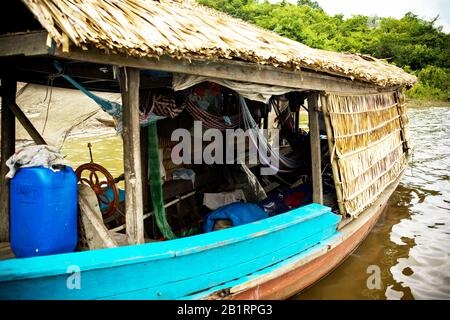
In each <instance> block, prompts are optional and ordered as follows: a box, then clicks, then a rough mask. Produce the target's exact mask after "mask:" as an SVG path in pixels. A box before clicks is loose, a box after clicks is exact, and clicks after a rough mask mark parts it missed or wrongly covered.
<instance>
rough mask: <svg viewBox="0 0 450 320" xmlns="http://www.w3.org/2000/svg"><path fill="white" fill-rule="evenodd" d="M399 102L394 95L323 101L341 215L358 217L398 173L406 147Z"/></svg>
mask: <svg viewBox="0 0 450 320" xmlns="http://www.w3.org/2000/svg"><path fill="white" fill-rule="evenodd" d="M402 99H403V98H402V97H400V93H399V92H389V93H380V94H375V95H342V94H328V95H327V96H326V103H325V104H326V106H325V107H324V113H325V116H326V117H328V120H329V121H327V122H326V124H327V126H329V129H330V130H329V132H330V133H331V135H332V137H330V138H331V139H332V140H331V141H333V142H334V143H333V145H332V149H333V150H332V157H333V158H332V161H336V165H335V167H334V168H335V171H337V172H334V176H335V179H337V180H338V182H339V183H338V184H337V185H338V187H339V188H340V190H339V192H338V194H339V193H340V197H341V199H339V200H340V201H341V206H340V209H341V211H342V210H343V211H344V212H343V213H346V214H350V215H353V216H356V215H358V214H359V213H360V212H361V211H363V210H364V209H365V208H367V207H368V206H369V205H371V204H372V203H373V202H374V201H375V200H376V199H377V197H378V196H379V195H380V194H381V193H382V192H383V191H384V190H385V189H386V187H387V186H388V185H389V184H391V183H392V182H393V181H394V180H396V179H397V178H398V177H399V176H400V174H401V173H402V172H403V169H404V168H405V166H406V156H405V152H406V151H407V150H408V149H409V146H408V140H407V136H406V134H405V133H406V129H407V116H406V113H405V107H404V105H403V100H402Z"/></svg>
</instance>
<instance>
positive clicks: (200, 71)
mask: <svg viewBox="0 0 450 320" xmlns="http://www.w3.org/2000/svg"><path fill="white" fill-rule="evenodd" d="M54 55H55V56H56V57H59V58H65V59H73V60H78V61H87V62H94V63H106V64H111V65H120V66H130V67H135V68H141V69H150V70H159V71H167V72H174V73H185V74H191V75H198V76H204V77H212V78H221V79H228V80H236V81H244V82H252V83H259V84H269V85H277V86H285V87H289V88H293V89H307V90H320V91H327V92H348V93H378V92H380V91H384V90H385V88H381V87H376V86H374V85H371V84H367V83H363V82H358V81H352V80H350V79H349V78H344V77H337V76H332V75H327V74H324V73H318V72H314V71H307V70H302V71H299V70H297V71H293V70H288V69H284V68H276V67H272V66H266V65H260V64H256V63H249V62H240V61H232V60H225V59H217V60H214V61H205V60H200V59H197V60H195V59H191V60H190V61H188V60H184V59H179V60H178V59H174V58H171V57H168V56H162V57H160V58H159V59H156V58H135V57H130V56H125V55H119V54H105V53H102V52H101V51H99V50H94V49H92V50H88V51H82V50H79V49H77V48H71V51H70V52H62V50H60V49H56V50H55V52H54ZM391 90H392V89H391Z"/></svg>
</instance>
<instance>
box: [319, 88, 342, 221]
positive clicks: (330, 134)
mask: <svg viewBox="0 0 450 320" xmlns="http://www.w3.org/2000/svg"><path fill="white" fill-rule="evenodd" d="M320 102H321V105H322V113H323V118H324V120H325V126H326V129H327V140H328V148H329V150H330V161H331V169H332V171H333V180H334V187H335V189H336V198H337V201H338V207H339V212H340V213H341V215H343V216H345V215H346V211H345V208H344V202H343V201H344V199H343V196H342V185H341V180H340V178H339V177H340V176H339V168H338V163H337V158H336V154H335V153H336V150H335V141H334V135H333V129H332V127H331V119H330V115H329V113H328V106H327V98H326V97H325V96H324V95H320Z"/></svg>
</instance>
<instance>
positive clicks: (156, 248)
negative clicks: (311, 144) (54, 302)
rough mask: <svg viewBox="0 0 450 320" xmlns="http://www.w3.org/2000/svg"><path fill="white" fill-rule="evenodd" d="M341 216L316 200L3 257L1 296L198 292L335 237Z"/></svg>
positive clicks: (101, 296) (93, 296)
mask: <svg viewBox="0 0 450 320" xmlns="http://www.w3.org/2000/svg"><path fill="white" fill-rule="evenodd" d="M339 221H340V216H337V215H335V214H333V213H331V212H330V209H329V208H328V207H325V206H321V205H318V204H311V205H308V206H305V207H301V208H298V209H295V210H292V211H290V212H288V213H285V214H282V215H278V216H274V217H271V218H268V219H264V220H260V221H257V222H254V223H250V224H246V225H242V226H238V227H234V228H230V229H225V230H220V231H215V232H211V233H206V234H201V235H197V236H193V237H188V238H182V239H177V240H172V241H166V242H157V243H149V244H144V245H137V246H127V247H121V248H114V249H103V250H94V251H87V252H76V253H69V254H60V255H52V256H43V257H34V258H26V259H13V260H6V261H3V262H0V299H184V298H186V297H188V296H192V297H195V295H193V294H194V293H195V292H199V291H203V290H207V289H208V288H211V287H214V286H218V285H220V284H222V283H225V282H228V281H231V280H233V279H238V278H242V277H248V276H249V275H251V274H253V273H255V272H258V271H260V270H262V269H264V268H268V267H270V266H273V265H275V264H276V263H279V262H281V261H284V260H286V259H289V258H290V257H293V256H295V255H298V254H299V253H301V252H304V251H305V252H307V251H306V250H308V249H311V248H314V247H317V246H321V245H322V244H323V243H324V242H326V241H327V239H330V238H331V237H333V236H335V235H336V234H337V231H336V227H337V224H338V223H339ZM72 270H80V271H81V272H80V277H79V282H78V283H79V284H80V287H79V288H76V286H75V288H73V287H74V286H73V283H74V282H73V281H74V275H73V274H72V273H71V271H72ZM68 283H69V286H68ZM71 283H72V285H71ZM70 288H73V289H70Z"/></svg>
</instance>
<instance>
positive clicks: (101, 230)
mask: <svg viewBox="0 0 450 320" xmlns="http://www.w3.org/2000/svg"><path fill="white" fill-rule="evenodd" d="M78 205H79V208H80V210H79V212H80V215H79V224H80V230H82V232H83V234H82V237H83V240H84V241H86V243H81V244H84V245H86V246H87V247H81V246H80V247H81V248H80V249H88V250H96V249H104V248H115V247H117V246H118V244H117V242H116V241H114V239H113V238H112V237H111V235H110V234H109V233H108V229H107V228H106V226H105V225H104V223H103V218H102V214H101V212H100V207H99V205H98V200H97V196H96V195H95V192H94V191H93V190H92V189H91V188H90V187H89V186H86V185H84V184H80V185H78ZM80 236H81V235H80Z"/></svg>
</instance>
